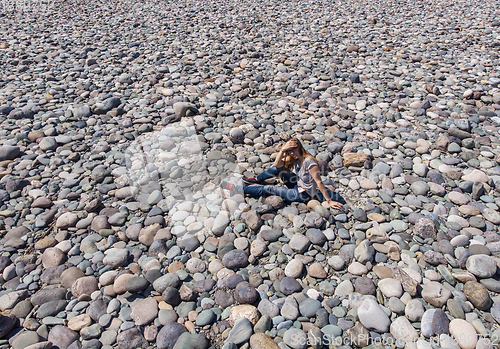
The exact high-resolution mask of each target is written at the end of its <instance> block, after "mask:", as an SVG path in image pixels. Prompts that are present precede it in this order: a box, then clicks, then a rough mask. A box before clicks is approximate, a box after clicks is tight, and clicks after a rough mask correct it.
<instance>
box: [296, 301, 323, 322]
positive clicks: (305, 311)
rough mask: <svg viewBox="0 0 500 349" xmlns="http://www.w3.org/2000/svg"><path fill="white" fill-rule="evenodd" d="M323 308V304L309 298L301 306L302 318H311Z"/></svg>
mask: <svg viewBox="0 0 500 349" xmlns="http://www.w3.org/2000/svg"><path fill="white" fill-rule="evenodd" d="M320 308H321V302H320V301H318V300H316V299H311V298H307V299H306V300H304V301H302V302H301V303H300V304H299V311H300V313H301V314H302V316H305V317H308V318H311V317H314V316H315V315H316V312H317V311H318V310H319V309H320Z"/></svg>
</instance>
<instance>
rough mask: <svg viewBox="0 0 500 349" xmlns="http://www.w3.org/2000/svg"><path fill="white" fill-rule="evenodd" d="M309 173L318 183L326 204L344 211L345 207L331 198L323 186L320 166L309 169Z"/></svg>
mask: <svg viewBox="0 0 500 349" xmlns="http://www.w3.org/2000/svg"><path fill="white" fill-rule="evenodd" d="M309 173H310V174H311V176H312V178H313V179H314V181H315V182H316V185H317V186H318V189H319V191H320V192H321V194H323V197H324V198H325V200H326V202H327V203H328V205H330V207H331V208H336V209H339V210H341V209H343V208H344V206H343V205H342V204H341V203H340V202H337V201H333V200H332V199H331V198H330V195H329V194H328V191H327V190H326V187H325V185H324V184H323V181H322V180H321V174H320V173H319V166H318V165H314V166H311V167H310V168H309Z"/></svg>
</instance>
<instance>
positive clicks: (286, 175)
mask: <svg viewBox="0 0 500 349" xmlns="http://www.w3.org/2000/svg"><path fill="white" fill-rule="evenodd" d="M271 177H281V179H282V180H283V183H284V184H285V186H286V188H285V187H280V186H277V185H253V186H244V187H243V188H242V190H243V192H244V193H245V194H248V195H250V196H253V197H261V196H264V195H278V196H280V197H281V198H283V200H285V201H287V202H303V203H306V202H308V201H309V200H311V199H316V200H318V201H319V202H323V201H325V197H324V196H323V194H322V193H321V192H320V191H319V190H317V191H316V195H315V196H313V197H312V196H310V195H309V194H307V193H306V192H302V193H299V187H298V185H297V180H298V178H297V175H296V174H295V173H293V172H291V171H289V170H288V169H286V168H277V167H274V166H272V167H270V168H268V169H267V170H265V171H264V172H262V173H261V174H260V175H258V176H257V180H258V181H263V180H265V179H267V178H271ZM327 192H328V195H329V196H330V199H332V200H333V201H337V202H340V203H341V204H345V200H344V199H343V198H342V197H341V196H340V195H339V194H337V193H335V192H333V191H331V190H328V189H327Z"/></svg>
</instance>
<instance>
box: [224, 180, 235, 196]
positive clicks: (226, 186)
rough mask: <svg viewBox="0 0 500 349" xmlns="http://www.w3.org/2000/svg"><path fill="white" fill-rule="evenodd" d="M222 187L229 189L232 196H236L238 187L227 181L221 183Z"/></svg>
mask: <svg viewBox="0 0 500 349" xmlns="http://www.w3.org/2000/svg"><path fill="white" fill-rule="evenodd" d="M220 186H221V188H222V189H227V190H229V193H230V195H231V196H233V195H234V194H236V185H235V184H233V183H231V182H229V181H228V180H227V179H223V180H222V181H221V182H220Z"/></svg>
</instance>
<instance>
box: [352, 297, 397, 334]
mask: <svg viewBox="0 0 500 349" xmlns="http://www.w3.org/2000/svg"><path fill="white" fill-rule="evenodd" d="M358 318H359V321H360V322H361V324H363V326H364V327H366V328H367V329H368V330H371V331H375V332H378V333H385V332H387V331H388V330H389V326H390V324H391V320H390V319H389V317H388V316H387V314H386V313H385V312H384V310H383V309H382V308H381V307H380V305H379V304H378V303H377V301H376V300H374V299H373V298H366V299H365V300H364V301H363V303H361V305H360V306H359V307H358Z"/></svg>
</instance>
